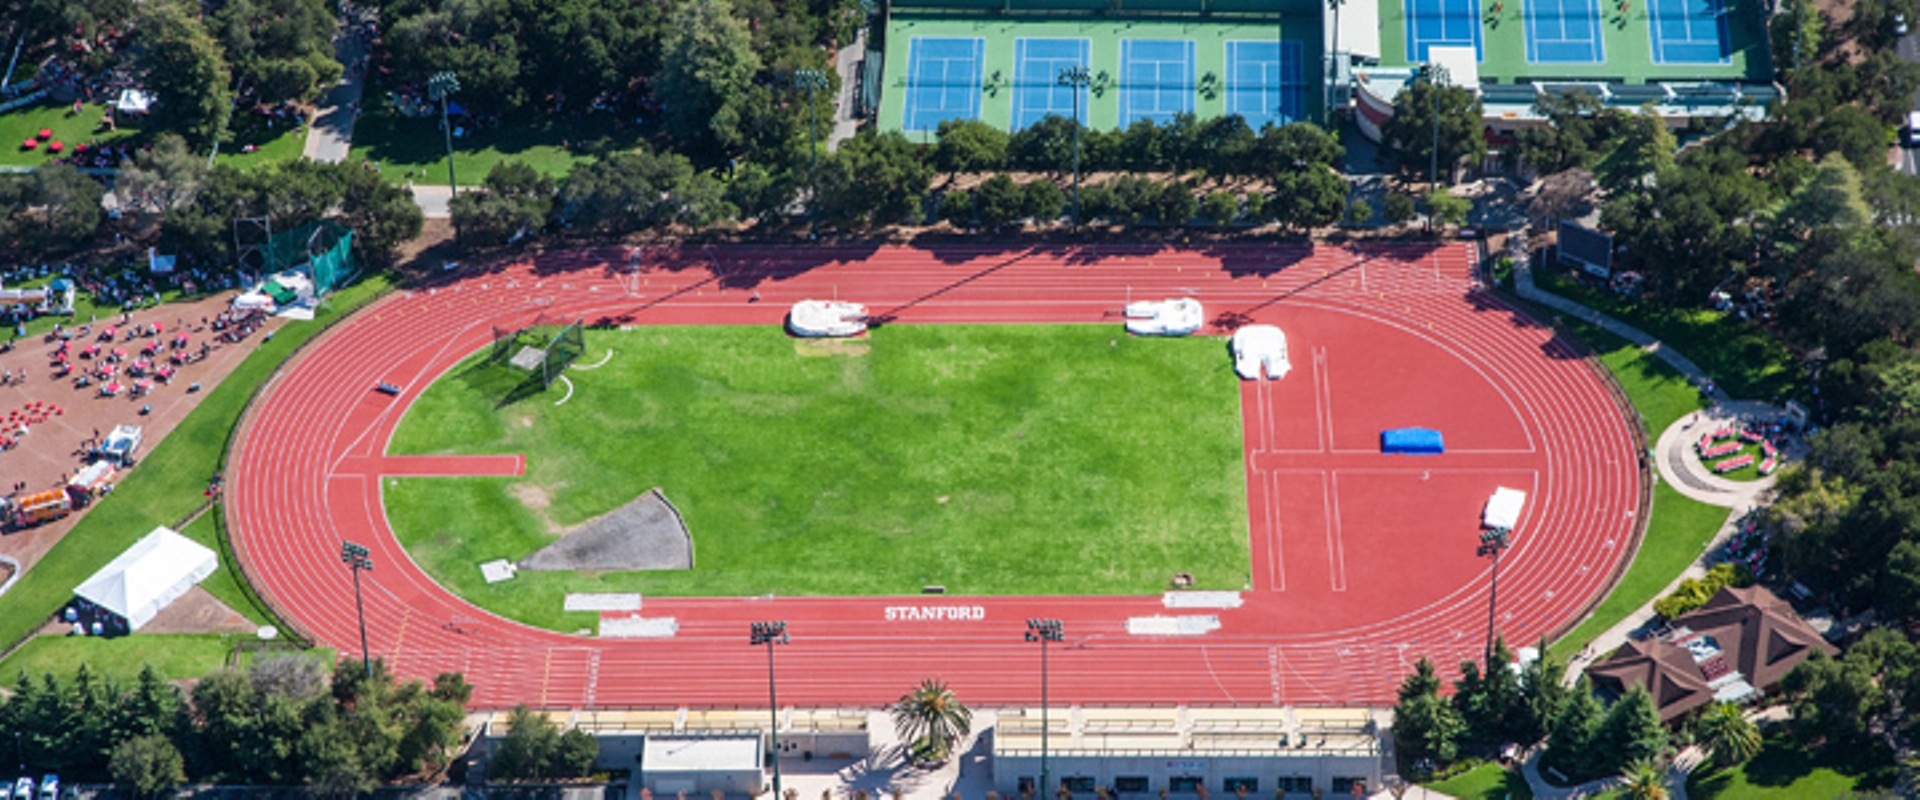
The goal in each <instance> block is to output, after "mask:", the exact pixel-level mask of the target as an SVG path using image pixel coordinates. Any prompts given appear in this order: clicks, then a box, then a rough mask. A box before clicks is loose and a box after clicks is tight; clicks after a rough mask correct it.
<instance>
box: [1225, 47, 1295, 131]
mask: <svg viewBox="0 0 1920 800" xmlns="http://www.w3.org/2000/svg"><path fill="white" fill-rule="evenodd" d="M1306 95H1307V76H1306V74H1305V72H1304V71H1302V69H1301V65H1300V43H1299V42H1227V113H1229V114H1239V115H1240V116H1241V117H1243V118H1245V119H1246V120H1247V125H1249V126H1251V127H1252V128H1253V129H1254V130H1256V131H1257V130H1259V129H1260V128H1261V126H1264V125H1266V124H1267V123H1273V124H1275V125H1285V124H1287V123H1289V122H1293V121H1294V120H1297V119H1301V118H1303V117H1304V116H1305V115H1306V105H1307V103H1306V100H1307V97H1306Z"/></svg>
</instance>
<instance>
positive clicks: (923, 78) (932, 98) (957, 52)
mask: <svg viewBox="0 0 1920 800" xmlns="http://www.w3.org/2000/svg"><path fill="white" fill-rule="evenodd" d="M983 46H984V42H983V40H981V39H944V38H930V37H925V38H923V37H916V38H914V39H913V41H911V42H909V43H908V49H907V52H908V55H907V105H906V119H905V121H904V123H903V125H902V127H904V128H905V129H907V130H909V131H932V130H935V129H938V128H939V127H940V123H941V122H944V121H946V120H949V119H978V118H979V117H980V60H981V59H980V55H981V50H982V48H983Z"/></svg>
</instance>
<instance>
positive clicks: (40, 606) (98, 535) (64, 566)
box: [0, 276, 389, 646]
mask: <svg viewBox="0 0 1920 800" xmlns="http://www.w3.org/2000/svg"><path fill="white" fill-rule="evenodd" d="M388 285H389V284H388V283H387V280H386V278H384V277H381V276H376V277H374V278H371V279H368V280H365V281H362V282H361V283H359V284H357V285H355V286H352V287H349V288H347V289H344V290H341V291H340V292H338V293H336V294H335V295H334V296H333V297H332V298H331V300H330V301H329V303H328V308H326V309H323V310H322V311H321V312H320V313H319V315H318V317H319V318H318V319H317V320H316V321H315V322H314V323H306V324H294V325H291V326H288V327H287V328H286V329H285V330H284V331H282V332H281V333H280V335H278V336H275V337H274V339H273V341H271V342H263V343H261V344H260V345H259V349H258V350H256V351H254V353H253V354H252V355H250V356H248V357H247V360H246V361H243V362H241V363H240V366H239V367H237V368H235V369H234V371H233V373H232V374H231V375H228V376H227V378H226V380H224V381H221V383H220V385H219V386H217V387H215V388H214V389H213V390H212V392H210V393H209V394H208V395H207V398H206V399H205V400H202V401H201V403H200V406H199V407H198V408H195V409H194V410H193V413H191V414H189V415H187V418H186V419H184V420H182V421H181V422H180V425H179V427H177V428H175V429H174V431H173V433H172V434H171V435H169V436H168V437H167V438H166V440H165V441H162V442H161V443H160V444H159V445H158V446H156V447H154V448H153V449H152V450H151V451H150V452H148V454H147V456H146V457H145V458H143V459H141V460H140V465H139V466H137V467H135V468H134V469H133V470H132V471H131V472H129V473H127V477H126V479H125V480H123V481H121V482H120V484H119V486H118V487H116V488H115V489H114V491H113V494H110V495H107V496H106V497H105V498H103V499H101V501H100V503H99V504H98V505H97V506H95V507H94V508H93V510H91V511H88V512H87V514H86V516H84V517H82V518H81V519H80V521H79V522H78V523H76V524H75V525H74V527H73V530H71V531H68V532H67V535H66V536H64V537H62V538H61V539H60V542H59V543H58V544H56V545H54V547H53V550H52V551H50V552H48V553H47V555H46V557H45V558H43V559H41V560H40V562H39V563H37V564H35V565H34V566H33V568H32V569H29V570H27V573H26V575H24V576H22V577H21V579H20V582H19V583H18V584H15V585H14V587H13V589H12V590H11V591H9V592H7V594H6V595H5V596H4V597H0V646H10V645H12V644H13V643H16V642H19V641H21V640H22V639H24V638H25V637H26V636H27V635H28V634H30V633H31V632H32V631H33V630H34V629H35V628H38V627H39V626H40V625H41V623H43V622H45V621H46V619H47V617H48V616H50V615H51V614H53V613H54V612H55V611H57V610H58V609H59V608H60V604H62V603H65V602H66V601H67V598H68V597H70V596H71V593H72V591H73V587H75V586H78V585H79V584H80V582H81V581H83V580H85V579H86V577H87V576H88V575H91V574H93V573H94V571H95V570H98V569H99V568H100V567H102V566H105V565H106V563H107V562H108V561H111V560H113V557H114V556H116V555H119V554H120V552H121V551H122V550H125V549H126V548H127V547H128V546H129V545H132V544H133V543H134V542H135V541H137V540H138V539H139V538H140V537H142V536H145V535H147V533H148V532H149V531H152V530H153V528H154V526H156V525H169V524H172V523H174V522H175V521H177V520H179V519H180V518H182V517H184V516H186V515H187V514H188V513H190V512H192V511H193V510H194V509H195V508H196V507H198V506H199V505H200V504H201V503H202V502H203V501H204V500H205V498H204V497H203V496H202V494H201V492H202V490H204V489H205V488H206V484H207V478H208V476H210V475H212V474H213V472H214V470H216V469H218V468H219V465H220V461H221V459H222V458H224V457H225V453H226V446H227V436H228V434H229V433H230V432H231V431H232V430H233V426H234V424H235V423H236V422H237V421H238V420H239V418H240V412H241V411H243V410H244V409H245V408H246V404H247V400H248V399H249V398H250V397H252V395H253V392H254V389H255V388H256V387H258V386H259V385H260V384H261V382H263V381H265V380H266V379H267V377H268V376H269V375H271V374H273V370H274V368H275V367H278V366H279V365H280V362H282V361H284V360H286V358H287V356H288V355H289V354H291V353H292V352H293V350H294V348H295V347H297V346H299V345H300V344H301V343H303V342H305V341H306V340H307V339H310V338H312V337H313V336H314V334H316V333H318V332H319V331H320V329H321V324H320V323H323V322H325V321H326V320H329V319H332V318H333V317H335V316H338V315H339V314H341V313H344V312H345V311H346V310H349V309H353V308H357V307H358V306H359V305H361V304H363V303H365V302H366V301H368V300H370V299H372V298H373V297H375V296H377V295H379V294H380V293H381V292H382V291H384V290H385V289H386V288H387V287H388ZM211 530H212V529H211V528H201V527H200V526H197V525H196V526H190V527H189V531H191V532H193V533H194V534H196V538H197V537H198V536H205V535H207V534H208V533H209V532H211ZM201 541H202V542H209V541H210V539H201ZM216 577H217V575H216ZM214 580H215V579H213V578H210V579H209V582H210V583H212V582H214ZM215 587H216V588H219V584H215ZM220 590H221V591H226V589H224V588H221V589H220ZM233 591H236V592H237V591H238V584H237V583H236V584H234V585H233ZM222 599H227V595H222ZM243 611H244V612H245V613H253V612H251V611H250V610H247V609H243Z"/></svg>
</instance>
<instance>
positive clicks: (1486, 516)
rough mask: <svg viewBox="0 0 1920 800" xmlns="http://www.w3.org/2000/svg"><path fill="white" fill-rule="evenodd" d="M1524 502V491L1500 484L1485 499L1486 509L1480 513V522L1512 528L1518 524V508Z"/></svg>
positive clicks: (1487, 525)
mask: <svg viewBox="0 0 1920 800" xmlns="http://www.w3.org/2000/svg"><path fill="white" fill-rule="evenodd" d="M1526 504H1527V493H1526V492H1523V491H1520V490H1519V489H1508V488H1506V487H1505V486H1502V487H1500V488H1499V489H1498V490H1496V491H1495V492H1494V493H1493V497H1490V498H1488V499H1487V510H1486V511H1484V512H1482V513H1481V514H1480V524H1481V526H1483V527H1487V528H1506V529H1507V530H1513V526H1515V525H1518V524H1520V509H1521V507H1523V506H1525V505H1526Z"/></svg>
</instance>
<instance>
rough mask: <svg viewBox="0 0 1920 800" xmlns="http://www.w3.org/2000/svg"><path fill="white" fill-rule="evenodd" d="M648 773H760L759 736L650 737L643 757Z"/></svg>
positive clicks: (644, 767)
mask: <svg viewBox="0 0 1920 800" xmlns="http://www.w3.org/2000/svg"><path fill="white" fill-rule="evenodd" d="M641 759H642V760H641V762H640V763H641V764H642V768H643V769H645V770H646V771H647V772H648V773H649V774H656V775H657V774H659V773H662V772H743V771H744V772H758V771H759V770H760V737H759V735H757V734H750V735H744V736H741V735H736V736H648V737H647V743H646V745H645V750H644V752H643V753H642V754H641Z"/></svg>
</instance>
